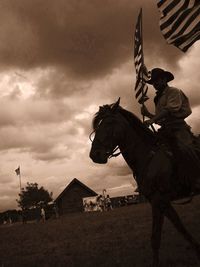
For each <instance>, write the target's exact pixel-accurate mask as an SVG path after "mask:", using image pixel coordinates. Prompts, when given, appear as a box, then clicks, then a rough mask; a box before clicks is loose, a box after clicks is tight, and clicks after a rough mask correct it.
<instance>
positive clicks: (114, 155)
mask: <svg viewBox="0 0 200 267" xmlns="http://www.w3.org/2000/svg"><path fill="white" fill-rule="evenodd" d="M97 129H98V128H97ZM97 129H96V130H97ZM96 130H93V131H92V132H91V133H90V134H89V139H90V141H91V143H93V141H94V139H92V135H93V134H94V133H95V132H96ZM98 142H99V143H100V144H101V146H103V147H104V148H105V145H104V144H103V143H102V142H101V141H100V140H98ZM118 149H119V146H118V145H117V146H116V147H115V148H114V149H113V150H112V151H108V152H106V154H107V157H108V159H110V158H113V157H118V156H119V155H120V154H122V152H121V151H119V152H117V153H115V152H116V151H117V150H118ZM105 150H107V149H105Z"/></svg>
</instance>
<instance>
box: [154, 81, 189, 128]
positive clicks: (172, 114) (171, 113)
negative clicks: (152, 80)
mask: <svg viewBox="0 0 200 267" xmlns="http://www.w3.org/2000/svg"><path fill="white" fill-rule="evenodd" d="M163 110H167V111H168V115H167V116H166V117H165V118H164V119H161V120H160V121H159V122H158V124H160V125H162V124H165V123H168V122H169V123H170V122H173V121H174V122H175V121H179V120H180V119H181V120H184V119H185V118H186V117H188V116H189V115H190V114H191V113H192V111H191V108H190V103H189V100H188V98H187V97H186V95H185V94H184V93H183V92H182V91H181V90H180V89H177V88H175V87H170V86H167V87H166V88H165V89H164V91H163V92H162V94H161V96H160V97H159V100H158V102H157V104H156V110H155V111H156V115H158V114H160V112H161V111H163Z"/></svg>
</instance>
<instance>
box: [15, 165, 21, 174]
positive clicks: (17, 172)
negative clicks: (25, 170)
mask: <svg viewBox="0 0 200 267" xmlns="http://www.w3.org/2000/svg"><path fill="white" fill-rule="evenodd" d="M15 172H16V174H17V175H20V166H19V167H18V168H17V169H16V170H15Z"/></svg>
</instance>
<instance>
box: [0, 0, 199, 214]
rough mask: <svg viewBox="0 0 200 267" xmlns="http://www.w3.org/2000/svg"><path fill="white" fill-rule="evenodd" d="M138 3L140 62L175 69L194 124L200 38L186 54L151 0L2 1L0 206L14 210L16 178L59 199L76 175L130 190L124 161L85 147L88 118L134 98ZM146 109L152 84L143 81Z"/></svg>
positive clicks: (132, 103)
mask: <svg viewBox="0 0 200 267" xmlns="http://www.w3.org/2000/svg"><path fill="white" fill-rule="evenodd" d="M140 7H143V15H144V20H143V31H144V34H143V35H144V54H145V62H146V65H147V67H148V68H149V69H151V68H153V67H162V68H165V69H167V70H170V71H172V72H173V73H174V75H175V80H174V81H173V82H172V83H171V84H172V85H174V86H176V87H179V88H181V89H183V91H184V92H185V93H186V94H187V95H188V96H189V98H190V102H191V104H192V108H193V113H192V115H191V116H190V117H189V119H188V122H189V124H190V125H191V126H192V129H193V131H194V132H195V133H198V132H199V131H200V123H199V120H198V116H199V105H200V88H199V84H200V76H199V73H198V72H199V69H200V60H199V59H200V42H196V44H195V45H193V47H192V48H191V49H190V50H189V51H188V52H187V53H186V54H184V53H182V52H181V51H179V50H178V49H177V48H176V47H172V46H169V45H167V44H166V42H165V40H164V39H163V37H162V35H161V32H160V30H159V25H158V23H159V13H158V10H157V7H156V4H155V1H154V0H148V1H145V0H137V1H136V0H134V1H133V0H101V1H100V0H93V1H89V0H81V1H80V0H69V1H65V0H57V1H54V0H34V1H33V0H19V1H15V0H6V1H5V0H3V1H1V2H0V162H1V165H0V211H2V210H5V209H10V208H16V207H17V204H16V198H18V192H19V179H18V177H17V176H16V174H15V171H14V170H15V169H16V168H17V167H18V166H19V165H20V167H21V176H22V185H23V186H25V185H26V183H27V182H37V183H38V184H39V186H44V187H45V188H46V189H48V190H49V191H53V196H54V198H56V196H57V195H58V194H59V193H60V192H61V191H62V190H63V189H64V188H65V186H66V185H67V184H68V183H69V182H70V181H71V180H72V179H73V178H74V177H76V178H78V179H80V181H82V182H83V183H85V184H86V185H88V186H89V187H90V188H92V189H93V190H94V191H96V192H98V193H101V192H102V189H104V188H106V189H107V192H108V193H110V195H111V196H112V195H120V194H124V193H130V192H132V191H133V186H134V185H135V183H134V180H133V178H132V174H131V171H130V170H129V169H128V167H127V166H126V164H125V163H124V160H123V159H122V158H116V159H112V160H110V162H109V164H107V165H98V164H94V163H93V162H92V161H91V160H90V158H89V156H88V154H89V150H90V145H91V144H90V141H89V140H88V135H89V133H90V132H91V121H92V118H93V115H94V113H95V112H96V111H98V107H99V105H103V104H107V103H112V102H114V101H116V100H117V98H118V97H119V96H120V97H121V105H122V106H123V107H124V108H127V109H129V110H130V111H132V112H135V113H136V114H137V115H139V114H140V113H139V108H140V107H139V105H138V103H137V102H136V100H135V99H134V92H133V88H134V84H135V70H134V63H133V33H134V27H135V22H136V18H137V15H138V12H139V8H140ZM149 96H150V97H151V98H150V100H149V101H148V106H149V108H150V109H152V111H153V107H152V105H151V102H152V97H153V89H152V88H149Z"/></svg>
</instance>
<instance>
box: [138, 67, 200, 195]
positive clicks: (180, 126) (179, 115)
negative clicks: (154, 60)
mask: <svg viewBox="0 0 200 267" xmlns="http://www.w3.org/2000/svg"><path fill="white" fill-rule="evenodd" d="M173 79H174V75H173V74H172V73H171V72H169V71H165V70H163V69H160V68H154V69H153V70H152V71H151V79H150V80H149V81H147V83H149V84H151V85H153V87H154V88H155V90H156V96H155V98H154V103H155V114H151V113H150V112H149V111H148V109H147V108H146V106H145V105H143V107H142V108H141V113H142V114H143V115H144V116H146V117H148V118H149V120H146V121H145V124H146V125H147V126H149V125H152V124H153V123H156V124H158V125H160V126H161V127H160V129H159V130H158V132H157V136H158V140H159V142H160V143H161V144H163V143H164V144H167V145H168V149H170V150H171V151H172V153H173V155H174V159H175V162H176V166H177V171H178V173H179V176H182V177H183V174H184V176H185V177H186V182H187V183H188V185H189V186H190V187H191V190H193V191H194V190H195V189H194V187H195V186H194V184H195V182H196V179H197V178H198V176H199V173H200V160H199V157H198V150H199V148H198V145H197V144H196V143H197V142H198V141H197V138H196V137H194V135H193V134H192V132H191V129H190V126H189V125H188V124H187V123H186V122H185V118H187V117H188V116H189V115H190V114H191V113H192V111H191V108H190V104H189V100H188V98H187V97H186V95H185V94H184V93H183V91H182V90H180V89H177V88H175V87H171V86H169V85H168V82H170V81H172V80H173Z"/></svg>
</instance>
